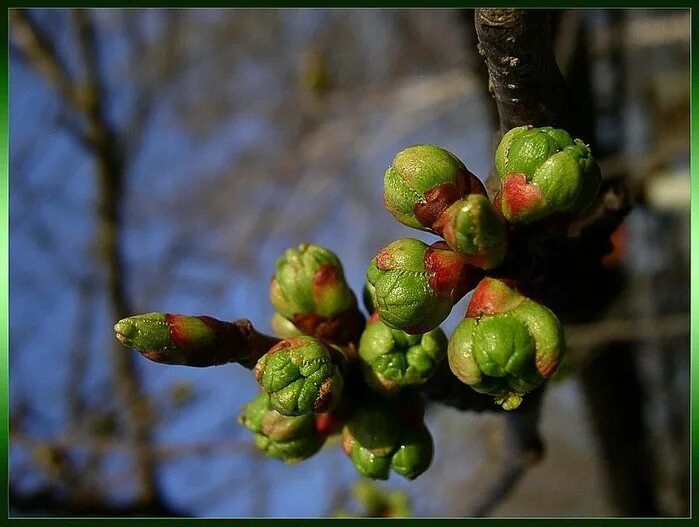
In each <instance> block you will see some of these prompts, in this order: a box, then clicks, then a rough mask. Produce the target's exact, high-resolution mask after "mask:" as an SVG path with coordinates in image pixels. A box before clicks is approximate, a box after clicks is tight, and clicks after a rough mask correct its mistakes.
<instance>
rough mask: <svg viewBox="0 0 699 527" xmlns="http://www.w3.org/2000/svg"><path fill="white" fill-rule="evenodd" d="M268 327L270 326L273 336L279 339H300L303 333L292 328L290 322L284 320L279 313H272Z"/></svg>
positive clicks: (294, 327) (292, 325) (292, 324)
mask: <svg viewBox="0 0 699 527" xmlns="http://www.w3.org/2000/svg"><path fill="white" fill-rule="evenodd" d="M270 325H271V326H272V331H274V334H275V335H276V336H277V337H279V338H281V339H290V338H292V337H300V336H301V335H303V332H302V331H301V330H300V329H299V328H297V327H296V326H294V323H293V322H291V320H289V319H287V318H284V317H283V316H281V315H280V314H279V313H276V312H275V313H274V315H272V319H271V320H270Z"/></svg>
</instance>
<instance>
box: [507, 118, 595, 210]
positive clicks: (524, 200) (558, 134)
mask: <svg viewBox="0 0 699 527" xmlns="http://www.w3.org/2000/svg"><path fill="white" fill-rule="evenodd" d="M495 166H496V169H497V171H498V174H499V175H500V179H501V180H502V191H501V193H500V196H499V199H498V201H499V203H500V207H501V210H502V213H503V215H504V216H505V217H506V218H507V219H508V220H509V221H510V222H521V223H530V222H532V221H536V220H540V219H542V218H545V217H547V216H550V215H552V214H555V213H562V212H568V213H579V212H582V211H583V210H584V209H585V208H587V207H588V206H589V205H590V204H591V203H592V201H593V200H594V198H595V197H596V195H597V192H598V191H599V186H600V181H601V177H600V171H599V166H598V165H597V163H595V160H594V158H593V157H592V153H591V152H590V148H589V147H588V146H586V145H585V143H584V142H583V141H581V140H580V139H572V138H571V137H570V135H569V134H568V133H567V132H566V131H565V130H558V129H555V128H551V127H541V128H533V127H531V126H522V127H519V128H513V129H512V130H510V131H509V132H507V133H506V134H505V136H504V137H503V138H502V141H501V142H500V144H499V145H498V148H497V150H496V153H495Z"/></svg>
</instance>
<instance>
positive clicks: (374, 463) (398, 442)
mask: <svg viewBox="0 0 699 527" xmlns="http://www.w3.org/2000/svg"><path fill="white" fill-rule="evenodd" d="M406 404H412V401H411V400H410V398H408V399H407V400H406V401H388V400H382V399H375V400H372V401H367V402H365V404H364V405H362V406H360V407H359V408H358V409H357V411H356V412H355V413H354V415H353V416H352V417H351V419H350V420H349V422H348V423H347V425H346V426H345V428H344V429H343V431H342V448H343V450H344V452H345V453H346V454H347V455H348V456H349V457H350V459H351V460H352V463H353V464H354V466H355V468H356V469H357V471H358V472H359V473H360V474H361V475H362V476H365V477H368V478H372V479H388V474H389V471H390V469H391V468H393V470H394V471H395V472H397V473H398V474H400V475H402V476H404V477H406V478H408V479H415V478H416V477H417V476H419V475H420V474H422V472H424V471H425V470H427V468H428V467H429V465H430V463H431V462H432V455H433V448H432V438H431V436H430V433H429V431H428V430H427V428H426V427H425V425H424V423H423V422H422V418H420V420H419V421H418V422H414V420H413V419H412V418H411V419H408V420H406V419H404V416H414V415H416V412H410V411H405V409H404V408H402V406H405V405H406ZM421 404H422V403H421V402H420V403H419V405H421ZM418 413H419V412H418Z"/></svg>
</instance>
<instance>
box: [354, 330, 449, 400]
mask: <svg viewBox="0 0 699 527" xmlns="http://www.w3.org/2000/svg"><path fill="white" fill-rule="evenodd" d="M446 351H447V337H446V335H444V332H443V331H442V330H441V329H439V328H437V329H435V330H432V331H430V332H428V333H425V334H422V335H409V334H408V333H405V332H404V331H401V330H399V329H391V328H389V327H388V326H387V325H385V324H384V323H383V322H381V320H379V319H370V320H369V323H368V324H367V327H366V329H365V330H364V333H363V334H362V338H361V340H360V341H359V356H360V358H361V359H362V362H363V365H364V377H365V378H366V379H367V381H368V382H369V384H371V385H372V386H374V387H375V388H377V389H379V390H381V391H385V392H393V391H395V390H398V389H400V388H401V387H404V386H417V385H421V384H423V383H424V382H425V381H427V379H429V378H430V377H431V376H432V374H433V373H434V372H435V371H436V369H437V366H439V363H440V362H441V361H442V359H443V358H444V357H445V355H446Z"/></svg>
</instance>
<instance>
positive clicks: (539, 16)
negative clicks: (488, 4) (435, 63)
mask: <svg viewBox="0 0 699 527" xmlns="http://www.w3.org/2000/svg"><path fill="white" fill-rule="evenodd" d="M476 32H477V34H478V41H479V52H480V53H481V54H482V55H483V56H484V57H485V62H486V65H487V66H488V73H489V86H488V88H489V90H490V92H491V93H492V94H493V97H494V98H495V103H496V105H497V108H498V114H499V115H500V129H501V131H502V132H503V133H504V132H506V131H507V130H509V129H510V128H515V127H516V126H522V125H524V124H531V125H534V126H543V125H550V126H559V127H563V128H568V126H567V125H568V123H567V114H566V99H565V93H566V91H565V82H564V81H563V76H562V75H561V72H560V71H559V69H558V66H557V65H556V59H555V57H554V53H553V36H552V28H551V15H550V13H549V12H548V11H543V10H538V9H532V10H526V9H476Z"/></svg>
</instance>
